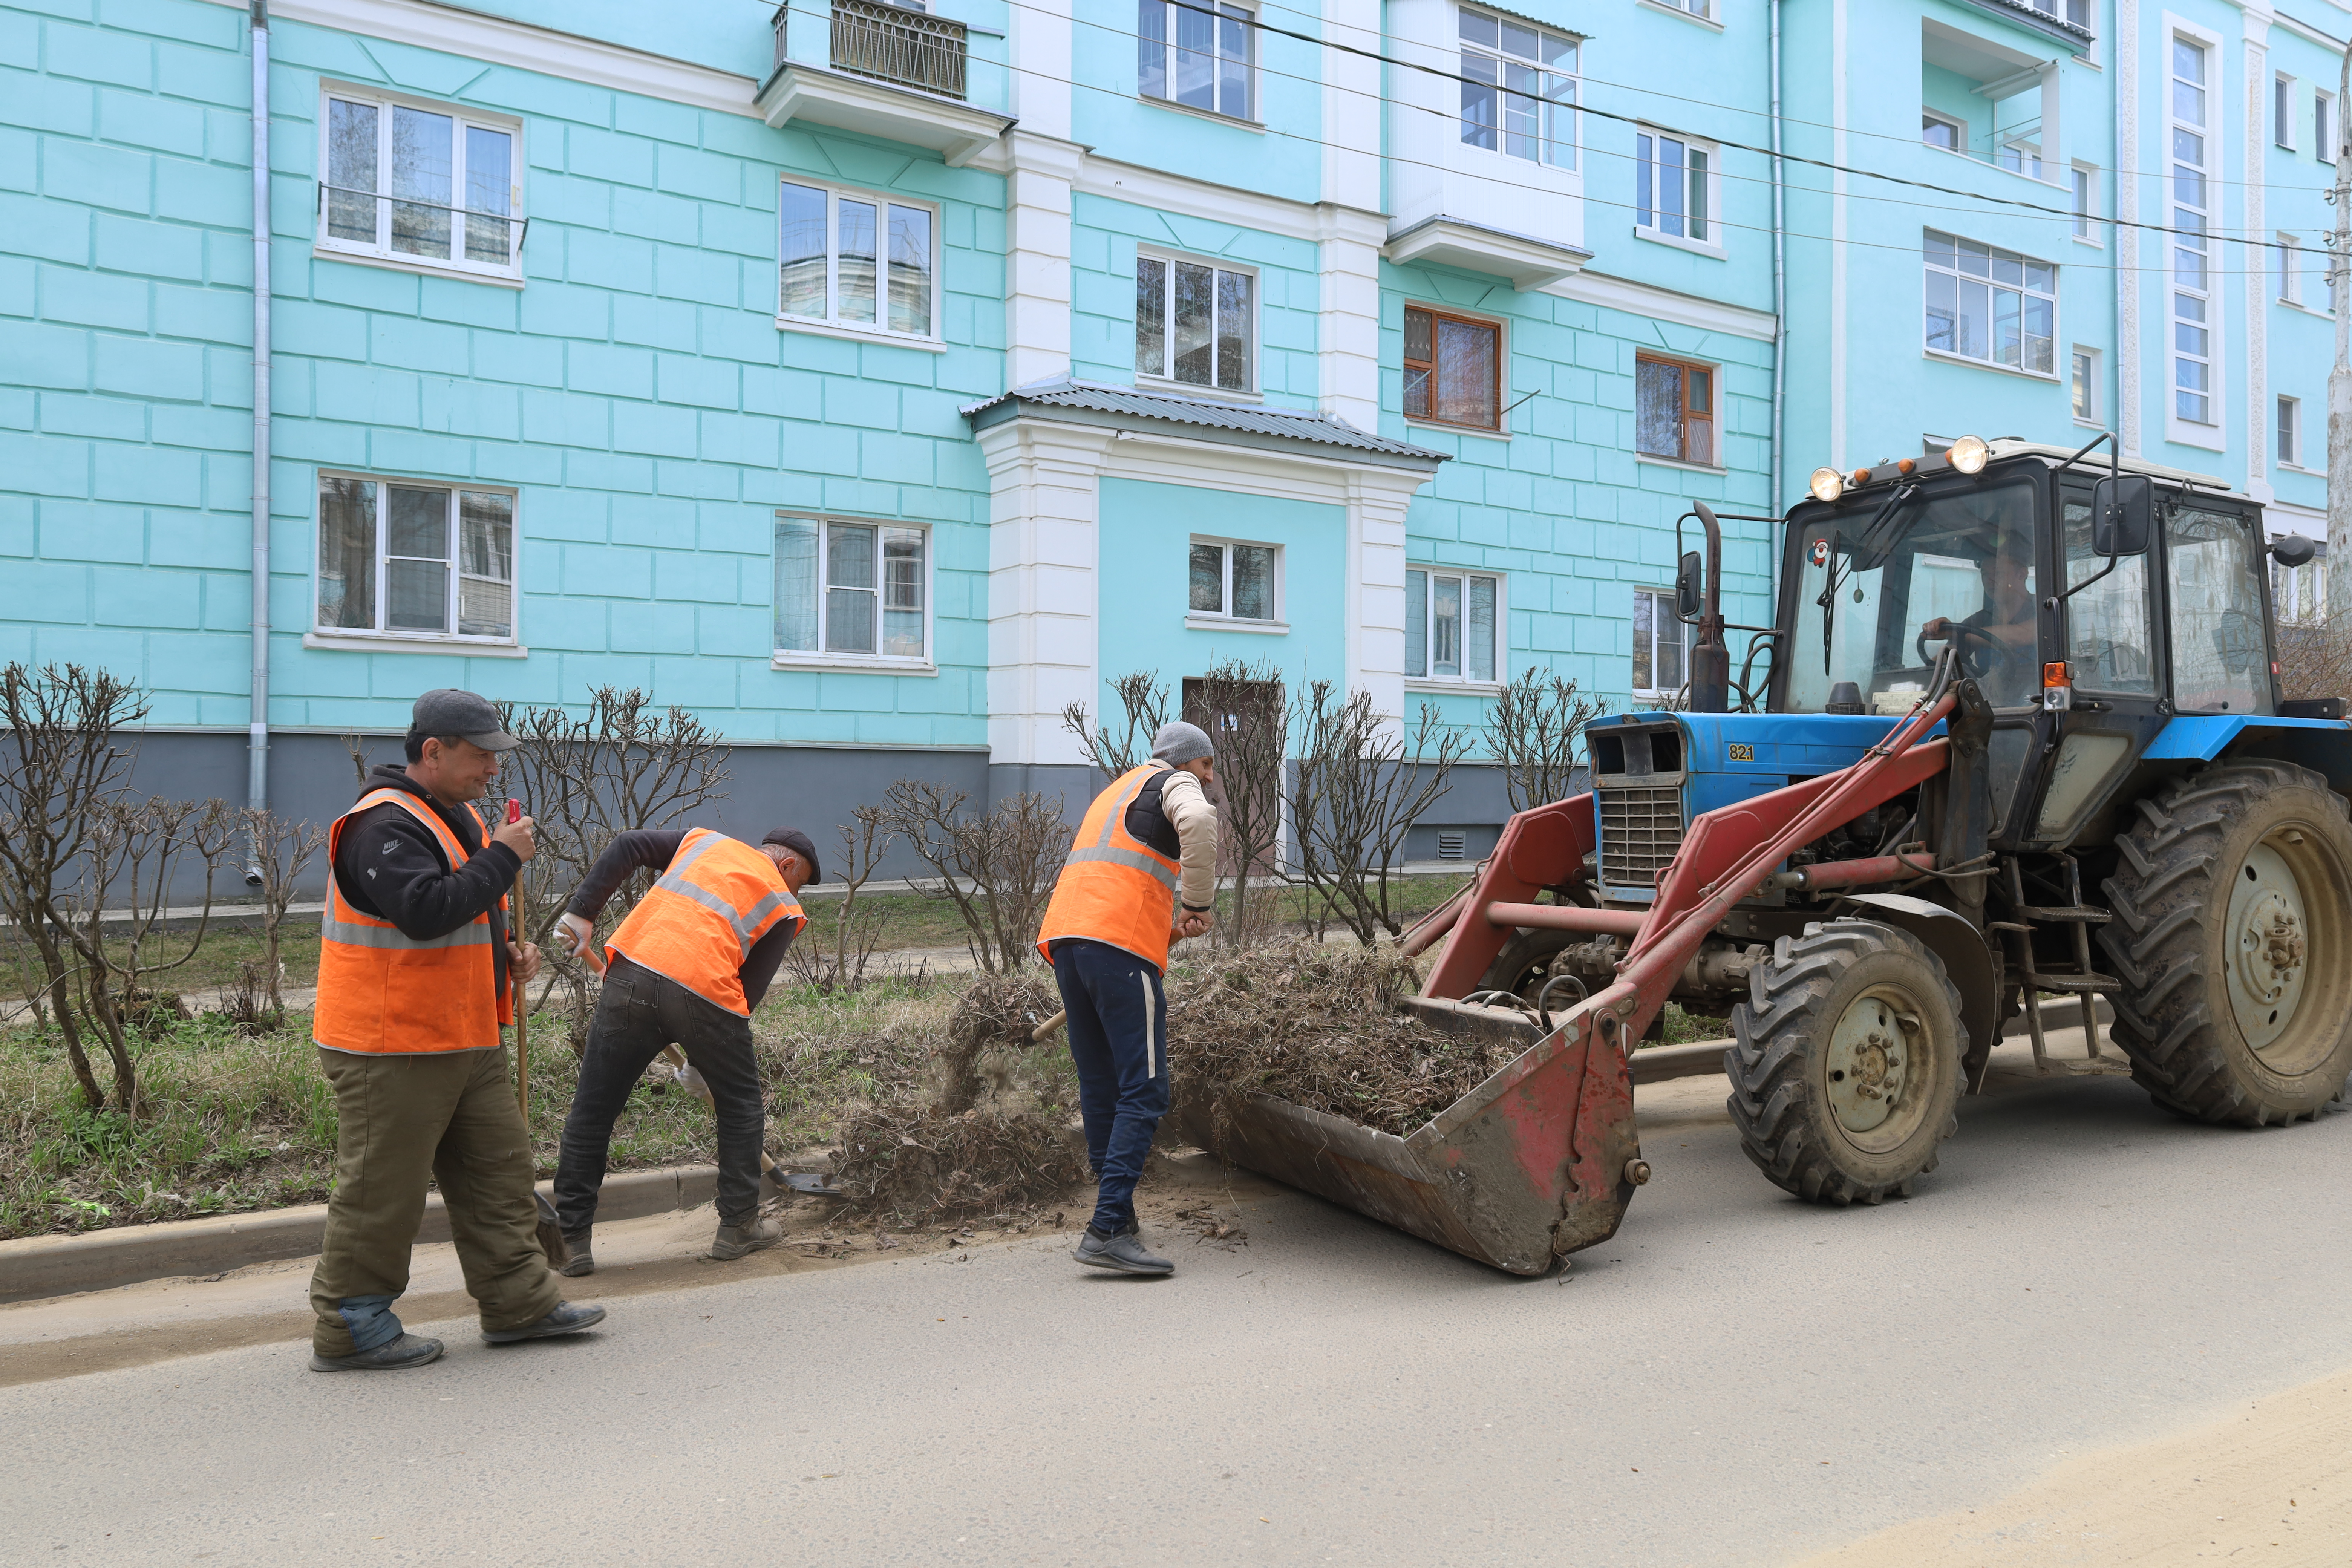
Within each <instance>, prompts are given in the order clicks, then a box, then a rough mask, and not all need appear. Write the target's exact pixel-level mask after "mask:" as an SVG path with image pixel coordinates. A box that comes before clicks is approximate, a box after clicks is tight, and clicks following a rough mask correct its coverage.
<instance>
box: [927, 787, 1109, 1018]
mask: <svg viewBox="0 0 2352 1568" xmlns="http://www.w3.org/2000/svg"><path fill="white" fill-rule="evenodd" d="M883 799H884V815H883V817H882V821H883V823H884V824H886V825H887V826H888V828H889V830H890V831H891V832H893V833H895V834H897V835H898V837H901V838H903V839H905V840H906V842H907V847H908V848H910V849H912V850H914V852H915V853H916V854H917V855H919V856H920V857H921V858H922V859H923V862H924V864H926V865H928V866H929V867H930V868H931V870H932V872H933V873H934V874H935V875H936V877H937V880H936V881H934V882H933V883H931V884H930V885H929V886H927V887H924V888H923V889H921V890H922V891H923V892H924V893H926V894H927V895H929V897H931V898H935V899H944V900H948V901H949V902H950V903H952V904H954V905H955V909H956V913H957V914H958V915H960V916H961V917H962V918H963V925H964V940H965V945H966V946H968V947H969V948H970V949H971V958H972V962H973V963H976V964H978V965H979V966H980V967H981V969H982V971H983V972H985V973H990V974H996V973H1008V972H1010V971H1012V970H1014V969H1018V968H1019V967H1021V965H1022V964H1023V963H1025V962H1027V960H1028V957H1029V955H1030V954H1031V953H1032V952H1034V945H1033V944H1034V942H1035V941H1036V936H1037V927H1038V924H1039V923H1040V921H1043V920H1044V918H1045V903H1046V900H1049V899H1051V898H1052V897H1053V896H1054V881H1055V878H1057V877H1059V876H1060V875H1061V874H1062V861H1063V858H1065V857H1066V855H1067V854H1068V853H1069V848H1070V828H1069V824H1067V823H1066V822H1065V821H1063V819H1062V813H1061V808H1060V806H1059V805H1058V804H1057V803H1055V802H1054V801H1049V800H1047V799H1046V798H1045V796H1044V795H1007V796H1006V797H1005V798H1004V799H1003V800H1001V801H999V802H997V803H996V805H995V807H994V808H993V809H992V810H990V811H985V812H972V811H967V810H966V809H965V806H966V805H967V803H968V802H969V801H970V800H971V796H970V795H966V794H964V792H963V791H961V790H958V789H949V788H947V787H946V786H944V785H942V784H932V783H930V782H929V781H928V780H925V779H900V780H898V782H897V783H895V784H892V785H891V786H890V788H889V792H888V793H887V795H885V796H884V797H883Z"/></svg>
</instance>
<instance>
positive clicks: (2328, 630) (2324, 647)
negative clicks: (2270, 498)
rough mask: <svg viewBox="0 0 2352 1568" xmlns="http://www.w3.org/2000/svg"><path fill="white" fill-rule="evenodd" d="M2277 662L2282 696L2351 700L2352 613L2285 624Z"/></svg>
mask: <svg viewBox="0 0 2352 1568" xmlns="http://www.w3.org/2000/svg"><path fill="white" fill-rule="evenodd" d="M2305 570H2311V568H2305ZM2278 660H2279V694H2280V695H2281V696H2283V697H2287V698H2296V697H2341V698H2344V699H2346V700H2352V614H2347V615H2338V616H2329V617H2328V618H2327V619H2326V620H2315V621H2304V622H2299V623H2290V624H2285V625H2282V626H2280V627H2279V628H2278Z"/></svg>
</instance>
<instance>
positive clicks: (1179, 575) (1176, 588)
mask: <svg viewBox="0 0 2352 1568" xmlns="http://www.w3.org/2000/svg"><path fill="white" fill-rule="evenodd" d="M1101 516H1102V576H1101V579H1100V580H1101V584H1102V596H1101V601H1100V603H1101V620H1100V623H1099V624H1100V626H1101V633H1100V650H1101V651H1100V659H1101V670H1102V676H1103V688H1102V690H1101V691H1100V693H1099V694H1098V696H1097V712H1098V713H1117V712H1118V711H1119V707H1118V698H1117V696H1116V695H1114V694H1113V693H1112V691H1111V690H1110V686H1109V683H1110V681H1111V680H1112V679H1115V678H1117V677H1118V676H1120V675H1124V674H1126V673H1127V672H1129V671H1130V670H1138V669H1149V670H1154V671H1157V672H1159V673H1160V675H1161V676H1162V677H1163V678H1165V679H1166V680H1167V682H1168V686H1169V697H1170V700H1171V703H1172V702H1173V701H1174V700H1175V698H1176V697H1177V695H1178V693H1179V689H1180V688H1179V681H1180V680H1181V678H1182V677H1184V676H1187V675H1198V674H1200V673H1201V672H1202V670H1204V669H1206V668H1209V667H1210V666H1211V665H1213V664H1220V663H1223V661H1225V660H1227V659H1235V658H1237V659H1240V660H1242V661H1243V662H1244V663H1247V664H1272V665H1273V666H1274V667H1275V668H1276V669H1277V670H1279V671H1280V672H1281V675H1282V679H1283V682H1284V685H1285V689H1286V690H1287V691H1289V692H1291V693H1292V694H1294V695H1295V694H1296V693H1297V691H1298V690H1299V689H1300V688H1301V687H1302V686H1303V684H1304V683H1305V682H1307V681H1308V680H1332V681H1338V682H1341V683H1344V682H1345V680H1346V679H1347V618H1346V603H1347V600H1346V595H1344V594H1341V593H1339V591H1338V589H1337V584H1340V583H1343V582H1344V581H1346V576H1347V565H1348V513H1347V509H1346V508H1344V507H1340V506H1325V505H1318V504H1317V503H1315V502H1312V501H1299V500H1281V499H1278V498H1276V497H1271V496H1253V495H1240V494H1236V493H1234V492H1233V491H1230V490H1208V489H1194V488H1192V487H1190V486H1185V485H1163V484H1151V483H1147V482H1145V481H1143V480H1139V479H1104V480H1103V481H1102V493H1101ZM1196 532H1197V533H1206V534H1214V535H1216V536H1218V537H1220V538H1225V539H1238V540H1243V541H1245V542H1251V543H1257V544H1275V545H1279V546H1281V547H1282V551H1283V567H1282V570H1283V575H1284V579H1285V584H1286V587H1285V593H1284V596H1283V602H1282V605H1281V609H1282V613H1283V617H1284V621H1285V624H1286V625H1287V626H1289V628H1290V629H1289V631H1288V632H1286V633H1285V634H1283V635H1280V636H1268V635H1266V634H1264V633H1254V632H1211V631H1192V630H1190V629H1188V628H1187V627H1186V626H1185V625H1184V619H1185V614H1186V606H1187V605H1188V603H1189V601H1188V598H1187V583H1188V578H1187V575H1186V571H1187V563H1188V561H1189V559H1190V557H1189V551H1190V547H1191V543H1192V535H1193V534H1194V533H1196Z"/></svg>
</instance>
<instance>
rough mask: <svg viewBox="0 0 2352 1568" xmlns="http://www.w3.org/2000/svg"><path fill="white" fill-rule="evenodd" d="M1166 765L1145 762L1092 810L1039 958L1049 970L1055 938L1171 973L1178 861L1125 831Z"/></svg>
mask: <svg viewBox="0 0 2352 1568" xmlns="http://www.w3.org/2000/svg"><path fill="white" fill-rule="evenodd" d="M1164 766H1165V764H1162V763H1144V764H1143V765H1142V766H1141V767H1136V768H1129V769H1128V771H1127V772H1125V773H1121V774H1119V775H1118V777H1117V778H1115V779H1113V780H1112V781H1111V785H1110V787H1109V788H1108V789H1107V790H1105V791H1103V792H1102V794H1100V795H1097V796H1095V803H1094V804H1093V805H1090V806H1088V807H1087V816H1086V820H1085V821H1083V822H1081V823H1079V824H1078V836H1077V837H1076V838H1075V839H1074V840H1072V841H1071V844H1070V858H1069V859H1068V860H1066V861H1065V862H1064V863H1063V866H1062V875H1061V876H1060V878H1059V879H1056V880H1055V883H1054V898H1053V901H1052V902H1050V903H1048V904H1047V905H1046V906H1045V924H1044V925H1043V926H1041V927H1039V928H1038V931H1037V951H1038V952H1039V953H1041V954H1042V955H1044V957H1045V962H1046V963H1052V962H1053V961H1054V955H1053V953H1052V952H1051V951H1050V950H1049V945H1048V944H1050V943H1051V942H1054V940H1055V938H1057V937H1066V936H1076V937H1085V938H1086V939H1087V940H1088V941H1090V942H1108V943H1109V944H1110V945H1111V946H1113V947H1117V948H1123V949H1125V950H1126V951H1127V952H1131V953H1133V954H1135V956H1136V957H1138V958H1139V959H1142V960H1143V961H1144V962H1145V963H1150V964H1152V965H1154V966H1156V967H1158V968H1160V969H1166V968H1167V967H1168V928H1169V927H1170V926H1171V925H1173V924H1174V923H1175V920H1176V879H1177V875H1178V873H1179V872H1180V871H1181V869H1182V868H1181V866H1179V865H1178V864H1177V862H1175V861H1173V860H1171V859H1170V858H1168V857H1167V856H1165V855H1162V854H1161V853H1160V851H1159V850H1157V849H1154V848H1152V847H1150V845H1148V844H1146V843H1144V842H1143V840H1141V839H1140V838H1138V837H1135V835H1133V834H1131V833H1129V831H1128V830H1127V808H1128V807H1129V806H1130V805H1134V804H1135V797H1136V796H1137V795H1140V794H1141V793H1142V792H1143V786H1144V785H1145V784H1149V783H1150V781H1151V775H1152V774H1154V773H1160V772H1161V771H1163V768H1164Z"/></svg>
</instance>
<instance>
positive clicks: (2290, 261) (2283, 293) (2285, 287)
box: [2271, 234, 2303, 305]
mask: <svg viewBox="0 0 2352 1568" xmlns="http://www.w3.org/2000/svg"><path fill="white" fill-rule="evenodd" d="M2277 239H2278V245H2279V247H2278V248H2277V249H2276V250H2274V251H2273V252H2271V254H2272V255H2273V257H2275V258H2277V265H2278V301H2279V303H2280V304H2282V305H2300V304H2302V303H2303V241H2301V240H2299V239H2297V238H2295V237H2294V236H2293V235H2291V234H2281V235H2279V236H2277Z"/></svg>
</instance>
